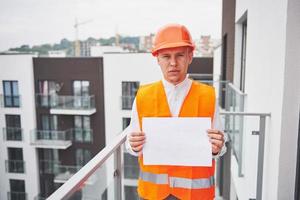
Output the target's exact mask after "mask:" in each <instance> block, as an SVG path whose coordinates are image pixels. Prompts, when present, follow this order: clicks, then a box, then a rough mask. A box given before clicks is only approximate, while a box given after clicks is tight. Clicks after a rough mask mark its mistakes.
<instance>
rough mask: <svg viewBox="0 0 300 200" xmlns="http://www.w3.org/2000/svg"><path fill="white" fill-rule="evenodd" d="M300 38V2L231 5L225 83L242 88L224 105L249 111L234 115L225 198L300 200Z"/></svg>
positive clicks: (226, 11)
mask: <svg viewBox="0 0 300 200" xmlns="http://www.w3.org/2000/svg"><path fill="white" fill-rule="evenodd" d="M299 35H300V3H299V1H297V0H283V1H256V0H255V1H253V0H251V1H250V0H226V1H223V19H222V49H221V58H222V59H221V69H220V72H221V80H224V81H225V80H228V81H230V82H232V84H233V87H234V88H235V92H234V94H233V93H231V94H233V96H234V99H235V101H231V102H227V103H226V102H225V103H224V104H223V107H224V108H227V111H235V112H242V113H243V114H241V115H235V117H234V116H233V115H231V116H230V115H229V114H228V115H227V117H231V119H232V121H231V124H228V126H226V127H227V131H228V132H229V135H230V139H231V142H230V143H229V148H228V152H229V153H228V154H226V155H225V156H224V158H223V159H221V160H220V162H219V164H220V165H219V166H221V167H220V168H219V171H218V173H219V175H220V176H219V177H221V178H219V180H218V186H219V190H220V192H221V195H222V197H223V199H242V200H244V199H299V187H300V186H299V155H300V152H299V138H300V137H299V136H300V131H299V130H300V129H299V123H300V119H299V112H300V109H299V108H300V89H299V85H300V79H299V74H300V68H299V65H300V59H299V53H300V47H299V45H298V44H300V38H299ZM222 99H225V98H222ZM226 104H227V106H226Z"/></svg>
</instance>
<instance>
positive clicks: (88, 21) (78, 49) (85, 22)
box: [74, 17, 93, 56]
mask: <svg viewBox="0 0 300 200" xmlns="http://www.w3.org/2000/svg"><path fill="white" fill-rule="evenodd" d="M91 21H93V20H92V19H89V20H86V21H82V22H78V20H77V17H76V18H75V24H74V28H75V56H80V41H79V36H78V35H79V26H81V25H84V24H87V23H90V22H91Z"/></svg>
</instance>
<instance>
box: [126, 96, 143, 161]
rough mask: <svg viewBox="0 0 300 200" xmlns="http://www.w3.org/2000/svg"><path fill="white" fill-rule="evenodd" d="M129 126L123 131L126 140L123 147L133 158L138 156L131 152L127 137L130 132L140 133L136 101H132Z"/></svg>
mask: <svg viewBox="0 0 300 200" xmlns="http://www.w3.org/2000/svg"><path fill="white" fill-rule="evenodd" d="M130 118H131V119H130V124H129V126H128V127H127V128H126V129H125V130H124V131H126V133H127V139H126V142H125V147H126V150H127V152H128V153H130V154H131V155H133V156H138V153H136V152H135V151H133V150H132V148H131V146H130V144H129V135H130V133H131V132H134V131H140V123H139V118H138V113H137V109H136V99H134V101H133V105H132V110H131V117H130Z"/></svg>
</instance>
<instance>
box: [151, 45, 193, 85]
mask: <svg viewBox="0 0 300 200" xmlns="http://www.w3.org/2000/svg"><path fill="white" fill-rule="evenodd" d="M192 59H193V52H192V50H190V48H189V47H175V48H169V49H162V50H159V51H158V54H157V62H158V64H159V66H160V68H161V71H162V73H163V75H164V78H165V79H166V80H167V81H168V82H170V83H172V84H174V85H177V84H178V83H180V82H182V81H183V80H184V79H185V77H186V74H187V70H188V67H189V65H190V64H191V62H192Z"/></svg>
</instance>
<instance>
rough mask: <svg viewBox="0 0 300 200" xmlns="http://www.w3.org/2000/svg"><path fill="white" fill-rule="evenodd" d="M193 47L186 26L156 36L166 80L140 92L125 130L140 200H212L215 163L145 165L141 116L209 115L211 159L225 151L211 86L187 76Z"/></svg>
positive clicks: (166, 28) (156, 51) (166, 29)
mask: <svg viewBox="0 0 300 200" xmlns="http://www.w3.org/2000/svg"><path fill="white" fill-rule="evenodd" d="M194 49H195V46H194V44H193V41H192V38H191V35H190V33H189V31H188V30H187V28H186V27H185V26H183V25H179V24H169V25H166V26H164V27H162V28H161V29H159V31H158V32H157V34H156V37H155V42H154V48H153V49H152V55H153V56H155V57H156V58H157V62H158V65H159V66H160V68H161V71H162V74H163V78H162V80H161V81H158V82H155V83H152V84H148V85H145V86H141V87H140V88H139V90H138V92H137V95H136V99H135V100H134V103H133V106H132V114H131V122H130V125H129V126H128V128H127V129H126V131H128V136H127V141H126V147H127V150H128V151H129V153H131V154H132V155H136V156H139V165H140V177H139V180H138V195H139V197H140V198H141V199H147V200H161V199H167V200H171V199H182V200H191V199H192V200H197V199H214V196H215V186H214V172H215V161H214V159H213V161H212V166H211V167H190V166H167V165H163V166H161V165H144V164H143V154H142V150H143V145H144V144H145V142H147V139H146V137H145V133H144V132H143V128H142V123H141V122H142V118H143V117H210V118H211V120H212V127H213V128H212V129H209V130H207V133H208V137H209V140H210V142H211V144H212V154H213V158H215V157H218V156H221V155H223V154H224V153H225V152H226V147H225V145H224V143H225V139H224V134H223V132H222V131H221V125H220V120H219V113H218V106H217V103H216V99H215V92H214V89H213V87H211V86H207V85H204V84H201V83H198V82H195V81H192V80H190V79H189V78H188V77H187V70H188V67H189V65H190V64H191V62H192V59H193V50H194Z"/></svg>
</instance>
